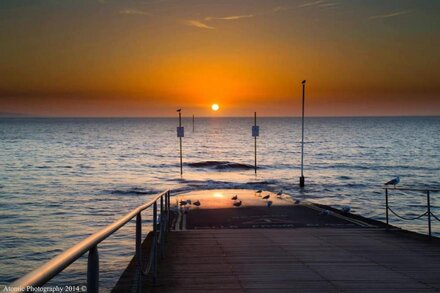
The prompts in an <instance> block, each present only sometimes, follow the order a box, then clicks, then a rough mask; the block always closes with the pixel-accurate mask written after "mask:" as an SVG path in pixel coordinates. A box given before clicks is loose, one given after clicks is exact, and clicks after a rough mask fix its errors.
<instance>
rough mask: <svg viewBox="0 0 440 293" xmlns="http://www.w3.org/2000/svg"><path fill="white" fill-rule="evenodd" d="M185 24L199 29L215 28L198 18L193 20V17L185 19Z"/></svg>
mask: <svg viewBox="0 0 440 293" xmlns="http://www.w3.org/2000/svg"><path fill="white" fill-rule="evenodd" d="M185 24H186V25H189V26H193V27H196V28H201V29H209V30H212V29H215V27H212V26H210V25H207V24H206V23H203V22H201V21H200V20H195V19H190V20H187V21H185Z"/></svg>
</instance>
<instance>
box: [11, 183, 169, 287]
mask: <svg viewBox="0 0 440 293" xmlns="http://www.w3.org/2000/svg"><path fill="white" fill-rule="evenodd" d="M168 193H169V190H166V191H163V192H161V193H159V194H158V195H156V196H155V197H154V198H153V199H152V200H150V201H149V202H147V203H145V204H143V205H141V206H139V207H137V208H135V209H134V210H132V211H131V212H129V213H128V214H126V215H125V216H124V217H122V218H121V219H119V220H117V221H115V222H113V223H112V224H110V225H108V226H107V227H105V228H103V229H101V230H100V231H98V232H96V233H94V234H92V235H90V236H89V237H87V238H85V239H84V240H82V241H80V242H79V243H77V244H75V245H74V246H72V247H71V248H69V249H67V250H65V251H64V252H62V253H61V254H59V255H57V256H56V257H54V258H52V259H51V260H49V261H47V262H46V263H44V264H43V265H41V266H39V267H38V268H36V269H35V270H33V271H31V272H30V273H28V274H26V275H24V276H23V277H21V278H19V279H17V280H15V281H14V282H12V283H11V284H10V286H11V287H20V288H27V287H28V286H33V287H37V286H42V285H44V284H45V283H46V282H47V281H49V280H50V279H52V278H53V277H54V276H56V275H57V274H58V273H60V272H61V271H63V270H64V269H65V268H67V267H68V266H69V265H71V264H72V263H73V262H75V261H76V260H77V259H78V258H80V257H81V256H82V255H83V254H85V253H86V252H87V251H89V250H90V249H92V248H93V247H95V246H97V245H98V244H99V243H101V242H102V241H103V240H104V239H106V238H107V237H109V236H110V235H112V234H113V233H114V232H116V231H117V230H119V229H120V228H121V227H122V226H124V225H125V224H127V223H128V222H129V221H131V220H132V219H133V218H134V217H135V216H136V215H138V214H139V213H140V212H142V211H143V210H145V209H147V208H149V207H151V206H152V205H153V204H154V203H155V202H157V200H158V199H160V198H161V197H163V196H164V195H166V194H168Z"/></svg>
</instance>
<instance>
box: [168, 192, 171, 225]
mask: <svg viewBox="0 0 440 293" xmlns="http://www.w3.org/2000/svg"><path fill="white" fill-rule="evenodd" d="M167 198H168V203H167V204H168V209H167V211H168V215H167V217H168V221H167V223H168V225H169V224H170V218H171V204H170V201H171V191H169V190H168V192H167ZM168 228H169V226H168V227H167V229H168Z"/></svg>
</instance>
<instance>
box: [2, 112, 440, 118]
mask: <svg viewBox="0 0 440 293" xmlns="http://www.w3.org/2000/svg"><path fill="white" fill-rule="evenodd" d="M192 117H193V116H192V115H189V116H184V115H182V118H192ZM194 117H195V118H204V119H206V118H208V119H217V118H253V115H249V116H194ZM258 117H259V118H301V117H302V116H258ZM388 117H389V118H393V117H408V118H410V117H440V114H435V115H405V114H403V115H335V116H332V115H311V116H305V118H388ZM8 118H11V119H14V118H15V119H17V118H21V119H36V118H41V119H63V118H64V119H65V118H71V119H169V118H176V116H45V115H34V114H29V115H28V114H20V113H17V114H16V115H11V116H3V117H2V116H1V115H0V119H8Z"/></svg>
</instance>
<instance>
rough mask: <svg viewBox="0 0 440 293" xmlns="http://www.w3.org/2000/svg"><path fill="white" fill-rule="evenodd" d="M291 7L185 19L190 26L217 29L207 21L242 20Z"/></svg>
mask: <svg viewBox="0 0 440 293" xmlns="http://www.w3.org/2000/svg"><path fill="white" fill-rule="evenodd" d="M291 9H292V8H291V7H285V6H277V7H275V8H273V9H272V10H270V11H266V12H262V13H257V14H242V15H228V16H218V17H216V16H207V17H205V18H204V20H203V21H200V20H195V19H193V20H187V21H185V24H186V25H189V26H193V27H197V28H202V29H215V27H213V26H210V25H208V24H206V22H210V21H216V20H220V21H221V20H225V21H230V20H232V21H233V20H240V19H245V18H254V17H258V16H263V15H269V14H275V13H279V12H283V11H287V10H291Z"/></svg>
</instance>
